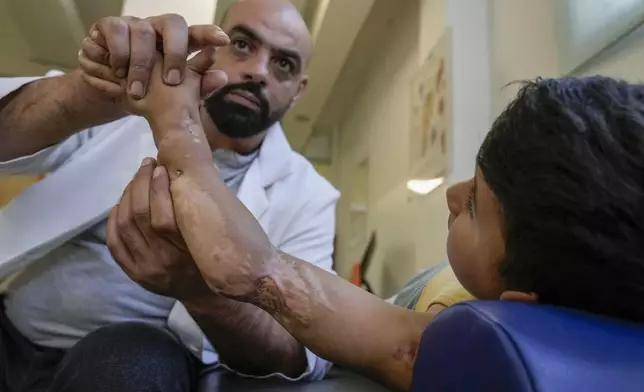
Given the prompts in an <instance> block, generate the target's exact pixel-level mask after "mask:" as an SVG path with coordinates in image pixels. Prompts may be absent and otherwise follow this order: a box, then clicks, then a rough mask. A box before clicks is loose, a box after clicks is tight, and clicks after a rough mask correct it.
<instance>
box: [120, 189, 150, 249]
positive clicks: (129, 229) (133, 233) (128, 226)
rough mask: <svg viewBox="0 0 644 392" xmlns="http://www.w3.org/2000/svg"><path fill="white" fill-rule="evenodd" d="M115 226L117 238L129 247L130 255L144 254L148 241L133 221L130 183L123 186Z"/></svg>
mask: <svg viewBox="0 0 644 392" xmlns="http://www.w3.org/2000/svg"><path fill="white" fill-rule="evenodd" d="M116 227H117V229H118V233H119V238H120V239H121V241H123V243H124V244H125V246H126V247H127V249H129V251H130V253H131V254H132V256H134V257H135V258H136V257H138V256H143V255H145V254H146V251H147V248H148V243H147V241H146V239H145V238H144V237H143V234H141V231H140V230H139V227H138V226H137V224H136V222H135V221H134V214H133V213H132V183H130V184H129V185H128V186H127V188H125V192H124V193H123V197H122V198H121V202H120V203H119V208H118V213H117V214H116Z"/></svg>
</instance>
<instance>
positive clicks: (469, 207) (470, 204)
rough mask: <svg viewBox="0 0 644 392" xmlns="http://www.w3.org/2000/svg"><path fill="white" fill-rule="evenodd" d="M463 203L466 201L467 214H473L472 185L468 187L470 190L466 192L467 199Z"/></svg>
mask: <svg viewBox="0 0 644 392" xmlns="http://www.w3.org/2000/svg"><path fill="white" fill-rule="evenodd" d="M465 203H466V207H467V212H468V214H469V215H470V216H473V215H474V187H473V186H472V187H471V188H470V191H469V193H468V194H467V200H466V202H465Z"/></svg>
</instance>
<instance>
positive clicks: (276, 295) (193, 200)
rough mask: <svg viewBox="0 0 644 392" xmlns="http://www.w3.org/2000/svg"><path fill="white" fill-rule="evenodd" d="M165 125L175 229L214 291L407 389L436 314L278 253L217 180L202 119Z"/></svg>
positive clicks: (160, 137) (159, 128)
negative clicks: (424, 335) (395, 301)
mask: <svg viewBox="0 0 644 392" xmlns="http://www.w3.org/2000/svg"><path fill="white" fill-rule="evenodd" d="M163 117H166V116H163ZM163 117H161V118H158V119H157V120H158V121H157V124H156V125H155V124H153V126H152V129H153V132H154V134H155V140H156V141H157V146H158V147H159V161H160V163H161V164H163V165H165V166H166V167H167V169H168V172H169V173H170V178H171V192H172V198H173V203H174V208H175V216H176V219H177V224H178V226H179V229H180V231H181V234H182V236H183V237H184V240H185V242H186V244H187V246H188V248H189V250H190V253H191V255H192V256H193V258H194V260H195V263H196V264H197V266H198V268H199V270H200V271H201V273H202V275H203V277H204V279H205V280H206V282H207V283H208V284H209V286H210V287H211V288H212V289H213V291H215V292H216V293H217V294H219V295H223V296H226V297H228V298H232V299H236V300H238V301H243V302H247V303H250V304H252V305H255V306H257V307H259V308H261V309H263V310H264V311H266V312H267V313H268V314H270V315H271V316H272V317H273V318H274V319H275V320H276V321H277V322H279V324H281V325H282V326H283V327H284V329H286V331H288V332H289V333H290V334H292V335H293V336H294V337H295V338H296V339H297V340H298V341H299V342H300V343H301V344H303V345H304V346H306V347H307V348H309V349H310V350H311V351H313V352H314V353H316V354H317V355H319V356H320V357H322V358H324V359H327V360H329V361H332V362H335V363H337V364H341V365H345V366H349V367H352V368H354V369H356V370H358V371H361V372H363V373H366V374H368V375H370V376H372V377H374V378H378V379H380V380H382V381H383V382H385V383H387V384H388V385H390V386H392V387H395V388H398V389H407V388H408V387H409V385H410V383H411V377H412V371H413V365H414V362H415V359H416V351H417V349H418V345H419V343H420V338H421V334H422V331H423V330H424V328H425V327H426V325H427V324H428V323H429V322H430V320H431V318H432V315H431V314H425V313H416V312H412V311H408V310H406V309H402V308H398V307H395V306H393V305H390V304H388V303H387V302H385V301H383V300H381V299H379V298H377V297H375V296H373V295H371V294H369V293H367V292H365V291H364V290H362V289H360V288H359V287H357V286H354V285H352V284H350V283H349V282H347V281H345V280H343V279H342V278H339V277H337V276H335V275H332V274H330V273H328V272H327V271H324V270H322V269H319V268H317V267H315V266H313V265H312V264H310V263H308V262H306V261H302V260H299V259H297V258H294V257H292V256H289V255H287V254H283V253H280V252H277V251H275V249H273V248H272V247H271V246H270V244H269V243H268V239H267V238H266V235H265V234H264V233H263V231H262V229H261V226H260V225H259V224H258V223H257V221H256V220H255V219H254V218H253V217H252V214H251V213H250V212H249V211H248V210H246V209H245V207H244V206H243V204H242V203H241V202H239V201H238V200H237V198H236V197H235V196H234V195H232V194H231V193H230V192H229V191H228V190H227V189H226V188H225V185H224V184H223V182H222V181H221V180H220V179H219V177H218V175H217V172H216V169H215V168H214V166H213V164H212V158H211V154H210V150H209V148H207V142H206V139H205V135H204V134H203V130H202V128H201V124H200V123H199V121H198V114H197V113H195V112H192V111H190V110H187V111H184V113H183V114H182V116H180V118H181V121H176V118H179V117H177V116H176V115H173V116H167V118H174V119H175V120H168V119H167V118H166V119H165V120H163V121H161V120H162V118H163ZM205 233H207V235H205ZM214 239H216V241H214ZM215 243H216V245H215ZM240 254H241V255H244V257H239V255H240Z"/></svg>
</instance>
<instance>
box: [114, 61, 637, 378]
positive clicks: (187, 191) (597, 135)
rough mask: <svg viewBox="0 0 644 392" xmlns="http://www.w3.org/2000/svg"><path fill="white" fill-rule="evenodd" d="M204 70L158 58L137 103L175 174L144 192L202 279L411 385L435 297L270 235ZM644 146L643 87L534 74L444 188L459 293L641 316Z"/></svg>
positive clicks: (313, 342)
mask: <svg viewBox="0 0 644 392" xmlns="http://www.w3.org/2000/svg"><path fill="white" fill-rule="evenodd" d="M206 68H207V67H200V68H198V69H196V71H194V70H193V71H188V72H187V73H189V75H187V76H186V79H185V81H184V83H183V84H182V85H179V86H175V87H170V86H166V85H165V84H164V83H163V82H162V79H161V71H162V67H161V66H160V65H159V64H157V65H156V66H155V68H154V74H153V76H152V78H151V86H150V90H149V93H148V95H147V96H146V98H144V99H143V100H141V101H137V102H135V103H134V104H135V106H136V108H137V111H138V114H140V115H143V116H145V117H146V118H147V119H148V121H149V122H150V124H151V126H152V129H153V133H154V138H155V141H156V144H157V147H158V150H159V155H158V162H157V163H158V165H159V166H158V167H157V169H156V171H155V176H154V179H153V180H152V182H153V187H155V185H154V184H155V183H156V184H157V185H156V186H157V188H156V189H157V190H158V189H160V188H158V184H159V183H164V182H166V184H169V185H166V186H165V188H164V192H156V193H155V194H154V195H151V197H155V198H161V199H163V200H168V201H169V200H171V202H172V203H173V205H174V215H175V218H176V225H177V226H178V230H179V231H180V233H181V236H182V237H183V241H185V245H186V246H187V248H188V249H189V251H190V253H191V254H192V256H193V259H194V263H195V264H196V266H197V267H198V269H199V271H200V273H201V276H202V277H203V279H204V281H205V283H206V284H207V286H208V287H209V288H210V290H212V291H213V292H215V293H217V294H219V295H223V296H226V297H229V298H232V299H235V300H237V301H241V302H246V303H251V304H253V305H255V306H258V307H260V308H262V309H263V310H265V311H266V312H268V313H270V314H271V315H272V316H273V317H274V318H275V319H276V320H277V321H278V322H279V323H280V324H281V325H282V326H283V327H284V328H286V329H287V330H288V331H289V332H290V333H291V334H292V335H293V336H295V337H296V338H297V339H298V340H299V341H300V342H302V344H304V345H305V346H306V347H308V348H309V349H311V350H312V351H314V352H315V353H316V354H318V355H320V356H321V357H324V358H327V359H329V360H331V361H333V362H335V363H338V364H342V365H345V366H349V367H352V368H355V369H358V370H360V371H362V372H363V373H366V374H369V375H371V376H373V377H376V378H378V379H380V380H381V381H383V382H385V383H387V384H388V385H390V386H393V387H395V388H399V389H406V388H408V387H409V385H410V382H411V377H412V369H413V364H414V360H415V356H416V351H417V347H418V343H419V340H420V337H421V333H422V331H423V329H424V328H425V327H426V325H427V324H428V323H429V322H431V320H432V317H434V314H435V313H436V312H437V311H439V310H440V309H441V308H442V307H441V306H438V307H434V309H433V310H432V309H431V308H432V307H431V306H426V307H425V309H423V308H422V306H420V308H419V307H418V306H416V308H417V310H421V311H419V312H415V311H410V310H407V309H404V308H401V307H397V306H394V305H391V304H389V303H387V302H386V301H383V300H381V299H379V298H377V297H375V296H372V295H370V294H368V293H366V292H365V291H363V290H361V289H360V288H358V287H356V286H354V285H352V284H350V283H349V282H347V281H345V280H343V279H341V278H339V277H337V276H334V275H332V274H329V273H327V272H325V271H322V270H320V269H317V268H316V267H314V266H313V265H311V264H309V263H307V262H303V261H302V260H298V259H296V258H294V257H291V256H289V255H288V254H285V253H282V252H280V251H279V250H278V249H275V248H274V247H273V246H272V245H271V244H270V243H269V241H268V239H267V237H266V235H265V234H264V232H263V231H262V228H261V227H260V225H259V224H258V223H257V222H256V221H255V219H254V218H253V216H252V215H251V214H250V213H249V211H247V210H246V208H245V207H244V206H243V205H242V204H241V203H240V202H239V201H238V200H237V198H236V197H235V196H234V195H233V194H232V193H230V192H229V191H228V189H227V188H226V186H225V185H224V183H223V182H222V181H221V180H220V178H219V175H218V173H217V169H216V168H215V167H213V165H212V160H211V153H210V150H209V148H208V143H207V141H206V139H205V136H204V133H203V130H202V127H201V124H200V120H199V118H200V117H199V105H200V96H199V95H200V94H199V91H200V80H201V76H202V75H201V74H202V73H203V72H204V71H205V69H206ZM642 151H644V87H642V86H639V85H632V84H627V83H625V82H619V81H615V80H612V79H609V78H603V77H592V78H580V79H572V78H567V79H547V80H537V81H536V82H531V83H527V84H525V85H524V87H523V88H522V89H521V91H520V92H519V94H518V96H517V97H516V99H515V100H514V101H513V102H512V103H511V104H510V105H509V106H508V107H507V109H506V110H505V111H504V112H503V113H502V114H501V115H500V116H499V117H498V118H497V119H496V121H495V123H494V124H493V126H492V129H491V130H490V132H489V134H488V136H487V138H486V139H485V141H484V143H483V146H482V147H481V149H480V151H479V153H478V156H477V157H476V169H475V175H474V177H473V178H471V179H470V180H468V181H465V182H462V183H459V184H456V185H454V186H452V187H451V188H450V189H449V190H448V192H447V205H448V208H449V211H450V219H449V222H448V226H449V238H448V242H447V248H448V256H449V262H450V266H451V270H453V273H454V275H455V277H456V278H457V279H458V282H459V283H460V285H462V287H463V288H465V289H466V290H467V292H466V293H470V294H471V295H472V296H473V297H474V298H479V299H491V300H494V299H502V300H516V301H531V302H538V303H543V304H551V305H558V306H566V307H571V308H577V309H581V310H585V311H588V312H593V313H598V314H604V315H608V316H614V317H619V318H623V319H628V320H633V321H644V307H642V306H641V301H640V298H642V297H643V295H644V242H642V241H641V239H642V238H644V198H643V194H644V154H642ZM117 208H118V207H117ZM152 219H154V217H152ZM110 227H112V229H113V228H114V225H113V224H111V226H110ZM112 234H113V233H111V234H109V235H112ZM213 238H214V239H216V240H213ZM116 253H118V252H116ZM115 259H117V260H118V261H119V263H121V264H122V265H123V262H122V261H121V260H120V257H118V254H115ZM123 267H124V269H126V270H127V268H128V266H127V265H123ZM451 270H446V271H448V273H449V272H451ZM421 297H422V296H421ZM465 297H468V296H467V294H466V295H465ZM463 299H466V298H463ZM438 305H441V304H440V303H438ZM443 305H446V304H443ZM447 305H449V304H447ZM443 307H444V306H443ZM427 310H429V312H427Z"/></svg>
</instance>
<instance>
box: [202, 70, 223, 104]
mask: <svg viewBox="0 0 644 392" xmlns="http://www.w3.org/2000/svg"><path fill="white" fill-rule="evenodd" d="M226 83H228V75H227V74H226V73H225V72H224V71H221V70H218V69H213V70H210V71H206V73H204V74H203V77H202V78H201V97H203V98H208V97H209V96H210V95H212V93H214V92H215V91H217V90H219V89H220V88H222V87H224V86H225V85H226Z"/></svg>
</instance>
